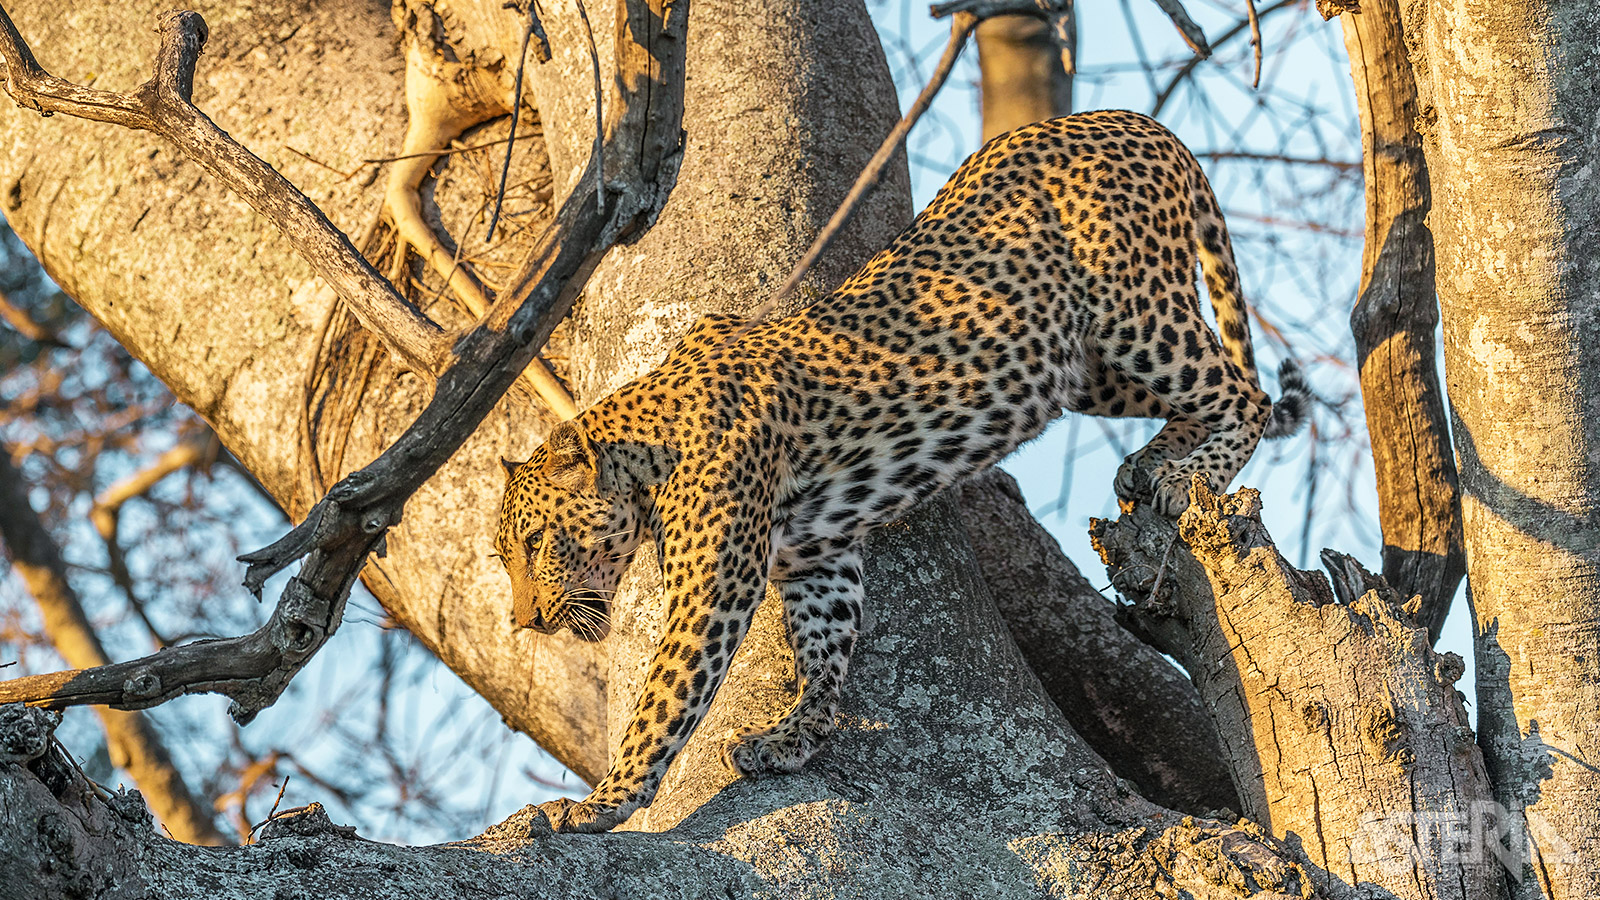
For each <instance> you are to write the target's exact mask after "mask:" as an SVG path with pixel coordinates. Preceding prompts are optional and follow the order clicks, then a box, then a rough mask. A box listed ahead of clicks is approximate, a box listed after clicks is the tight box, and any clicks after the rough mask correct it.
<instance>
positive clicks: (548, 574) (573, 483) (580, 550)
mask: <svg viewBox="0 0 1600 900" xmlns="http://www.w3.org/2000/svg"><path fill="white" fill-rule="evenodd" d="M503 464H504V465H505V468H506V492H505V497H504V499H502V500H501V502H500V527H499V529H498V531H497V532H496V534H495V541H494V543H495V552H496V555H498V556H499V557H500V561H501V563H503V564H504V565H505V567H506V573H507V574H508V575H510V576H511V619H512V622H514V623H515V624H516V625H518V626H520V627H522V628H532V629H534V630H536V631H541V632H544V633H545V634H553V633H555V632H556V631H559V630H560V629H562V628H567V629H570V630H571V631H572V633H573V634H575V635H577V636H578V637H580V638H582V639H584V640H586V641H598V640H600V639H602V638H604V637H605V636H606V635H607V634H608V633H610V631H611V597H612V595H613V594H614V593H615V592H616V589H617V583H618V582H619V581H621V580H622V573H623V572H624V571H625V570H626V569H627V567H628V562H629V560H631V559H632V558H633V553H634V551H635V550H637V549H638V547H639V541H640V532H641V527H642V524H643V513H642V511H641V509H640V504H639V500H638V497H637V496H636V495H635V494H634V492H633V491H632V490H629V489H626V486H625V485H623V484H622V483H621V482H622V481H623V478H622V477H621V473H620V472H619V471H617V470H616V468H615V467H614V466H613V465H611V464H610V462H609V461H608V460H607V459H606V458H605V456H604V454H603V453H602V452H600V450H599V448H597V447H596V445H594V444H593V443H591V442H590V440H589V437H588V435H587V434H585V433H584V431H583V429H582V427H581V426H579V425H578V424H577V423H575V422H563V423H561V424H560V425H557V426H556V427H555V428H554V429H552V430H551V432H550V436H549V437H548V438H546V439H545V442H544V445H543V446H541V447H540V448H539V449H538V450H537V451H535V452H534V454H533V457H532V458H531V459H529V460H528V461H527V462H525V463H515V462H510V461H503Z"/></svg>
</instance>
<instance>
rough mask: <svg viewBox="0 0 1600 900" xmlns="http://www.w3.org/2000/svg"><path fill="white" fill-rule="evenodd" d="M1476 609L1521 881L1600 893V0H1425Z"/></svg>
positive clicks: (1434, 157)
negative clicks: (1599, 234)
mask: <svg viewBox="0 0 1600 900" xmlns="http://www.w3.org/2000/svg"><path fill="white" fill-rule="evenodd" d="M1405 14H1406V19H1405V22H1406V36H1407V45H1408V47H1409V48H1410V50H1411V59H1412V63H1413V68H1414V69H1415V71H1416V73H1417V86H1418V90H1419V93H1420V113H1419V117H1418V118H1419V121H1420V122H1421V123H1422V126H1423V127H1422V129H1421V130H1422V135H1423V140H1424V149H1425V150H1426V152H1427V156H1428V169H1429V171H1430V172H1431V173H1432V180H1433V188H1434V208H1433V214H1432V217H1431V221H1432V224H1433V232H1434V238H1435V241H1436V242H1437V247H1438V254H1439V273H1440V277H1439V286H1438V287H1439V302H1440V307H1441V309H1442V311H1443V320H1444V354H1445V374H1446V378H1447V381H1448V385H1449V396H1450V404H1451V412H1452V426H1453V431H1454V437H1455V447H1456V453H1457V456H1458V459H1459V463H1460V467H1461V489H1462V513H1463V521H1464V526H1465V536H1466V545H1467V567H1468V579H1469V584H1470V587H1471V592H1470V596H1471V598H1472V603H1473V615H1474V617H1475V620H1476V623H1477V644H1476V648H1477V649H1476V652H1477V681H1478V685H1477V687H1478V727H1479V731H1480V738H1479V740H1480V743H1481V744H1482V746H1483V749H1484V756H1485V758H1486V760H1487V762H1488V765H1489V772H1490V774H1491V775H1492V776H1493V778H1494V783H1495V793H1496V798H1497V799H1498V801H1499V803H1500V804H1502V805H1503V806H1504V807H1505V808H1506V810H1507V812H1508V815H1509V816H1510V817H1511V818H1512V820H1513V822H1517V821H1518V820H1525V822H1526V831H1524V830H1522V829H1521V828H1517V829H1514V830H1513V831H1512V834H1511V838H1512V845H1513V847H1512V849H1513V850H1514V851H1515V852H1516V853H1517V857H1518V858H1516V859H1515V860H1514V863H1515V864H1514V865H1513V868H1512V872H1511V873H1510V874H1511V882H1512V892H1513V895H1514V896H1516V897H1559V898H1580V897H1594V896H1597V895H1600V778H1596V777H1595V761H1596V760H1597V759H1600V731H1597V730H1596V728H1595V722H1596V721H1597V720H1600V693H1597V692H1596V690H1595V685H1596V684H1597V683H1600V653H1597V652H1596V647H1597V629H1600V299H1597V298H1600V256H1597V255H1596V254H1595V252H1594V247H1593V245H1594V235H1595V233H1596V229H1597V227H1600V201H1597V200H1596V198H1597V197H1600V142H1597V141H1596V139H1595V135H1596V133H1597V129H1600V47H1597V45H1596V43H1595V39H1594V36H1595V34H1596V33H1597V32H1600V8H1597V7H1596V6H1595V5H1594V4H1593V3H1589V2H1584V0H1557V2H1547V0H1540V2H1526V0H1512V2H1486V0H1466V2H1459V3H1457V2H1449V3H1446V2H1436V0H1414V2H1410V3H1408V4H1407V6H1406V8H1405Z"/></svg>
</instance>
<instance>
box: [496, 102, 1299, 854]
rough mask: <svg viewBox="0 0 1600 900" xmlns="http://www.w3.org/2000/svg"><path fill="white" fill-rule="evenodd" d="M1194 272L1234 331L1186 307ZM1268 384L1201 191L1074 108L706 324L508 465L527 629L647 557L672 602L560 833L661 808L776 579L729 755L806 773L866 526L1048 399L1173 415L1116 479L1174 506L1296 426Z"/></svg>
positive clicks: (579, 602) (1295, 401)
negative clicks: (751, 318) (768, 296)
mask: <svg viewBox="0 0 1600 900" xmlns="http://www.w3.org/2000/svg"><path fill="white" fill-rule="evenodd" d="M1197 264H1199V265H1200V266H1201V267H1202V269H1203V271H1204V273H1205V277H1206V282H1207V286H1208V290H1209V293H1210V296H1211V301H1212V304H1213V306H1214V308H1215V310H1216V315H1217V320H1218V322H1219V327H1220V330H1221V339H1220V340H1219V338H1218V336H1217V334H1216V333H1214V332H1213V331H1212V330H1211V329H1210V328H1209V327H1208V326H1207V325H1206V323H1205V321H1204V319H1203V318H1202V316H1201V312H1200V306H1199V299H1198V292H1197V290H1196V287H1195V282H1194V270H1195V266H1196V265H1197ZM1283 383H1284V385H1285V388H1286V392H1287V393H1286V396H1285V401H1286V402H1281V403H1280V404H1278V405H1277V407H1276V408H1275V407H1274V406H1273V404H1272V403H1270V402H1269V400H1268V398H1267V395H1266V394H1265V393H1264V392H1263V391H1262V390H1261V388H1260V387H1259V386H1258V384H1257V377H1256V371H1255V364H1254V361H1253V357H1252V354H1251V348H1250V337H1249V331H1248V326H1247V321H1246V313H1245V305H1244V301H1243V299H1242V297H1241V295H1240V291H1239V281H1238V274H1237V270H1236V268H1235V266H1234V262H1233V254H1232V250H1231V249H1230V245H1229V241H1228V235H1227V231H1226V229H1225V227H1224V225H1223V222H1222V218H1221V215H1220V213H1219V211H1218V208H1217V203H1216V199H1215V198H1214V197H1213V196H1212V193H1211V188H1210V186H1209V185H1208V184H1207V182H1206V179H1205V176H1204V175H1203V174H1202V173H1201V171H1200V168H1199V166H1198V164H1197V163H1196V162H1195V160H1194V157H1193V156H1191V155H1190V154H1189V152H1188V151H1187V150H1186V149H1184V147H1183V146H1182V145H1181V144H1180V143H1178V141H1177V139H1176V138H1174V137H1173V136H1172V134H1170V133H1169V132H1168V131H1166V130H1165V129H1164V128H1162V127H1161V126H1160V125H1158V124H1157V123H1156V122H1155V121H1153V120H1151V119H1149V118H1146V117H1145V116H1142V115H1138V114H1135V113H1129V112H1099V113H1087V114H1081V115H1075V116H1068V117H1066V118H1061V119H1054V120H1051V121H1048V122H1043V123H1040V124H1037V125H1030V126H1027V127H1025V128H1021V129H1018V130H1016V131H1013V132H1010V133H1008V134H1005V135H1001V136H999V137H997V138H995V139H994V140H992V141H990V142H989V143H988V144H987V145H985V146H984V147H983V149H981V150H980V151H978V152H977V153H976V154H974V155H973V156H972V157H971V158H970V159H968V160H967V162H966V163H965V164H964V165H963V166H962V167H961V169H960V170H959V171H958V172H956V174H955V176H954V177H953V178H951V179H950V182H949V183H948V184H946V185H945V187H944V189H943V190H941V191H940V193H939V195H938V196H937V197H935V198H934V200H933V202H932V204H930V205H929V206H928V208H927V209H926V210H925V211H923V213H922V214H921V215H920V216H918V217H917V220H916V221H915V222H914V223H912V225H911V226H910V227H909V228H907V229H906V230H905V232H903V233H902V234H901V235H900V236H899V237H897V238H896V239H895V240H894V242H893V243H891V244H890V245H889V247H888V248H887V249H885V250H884V251H883V252H881V253H879V254H878V255H877V256H875V257H874V258H873V259H872V260H871V261H870V262H869V263H868V264H867V265H866V266H865V267H864V268H863V269H862V270H861V271H860V272H858V273H856V275H855V276H853V277H852V278H851V279H850V280H849V281H847V282H846V283H845V284H844V285H843V286H842V287H840V288H839V289H838V290H836V291H834V292H833V293H832V294H830V295H828V296H827V297H824V298H823V299H821V300H820V301H819V302H817V303H815V304H813V305H812V306H810V307H808V308H806V309H804V310H801V311H800V312H797V313H795V314H793V315H791V316H789V317H787V318H783V319H779V320H775V321H768V322H762V323H758V324H753V325H752V324H748V323H745V322H743V321H742V320H740V319H738V318H736V317H732V316H708V317H706V318H704V319H702V320H701V321H700V322H699V323H698V324H697V325H696V326H695V327H694V328H693V330H691V332H690V333H689V334H688V335H687V336H686V337H685V338H684V339H683V341H682V343H681V344H680V345H679V346H678V347H677V348H676V349H675V350H673V351H672V353H671V354H670V355H669V356H668V357H667V359H666V361H665V362H663V363H662V364H661V366H660V367H659V368H657V369H656V370H655V371H654V372H651V373H650V374H648V375H646V376H645V377H643V378H640V379H639V380H638V381H636V382H634V383H632V384H630V385H628V386H626V387H624V388H622V389H621V390H618V391H617V392H616V393H614V394H612V395H611V396H609V397H607V398H606V399H604V400H602V401H601V402H599V403H598V404H596V405H595V406H593V407H591V408H590V409H588V410H587V411H585V412H584V413H583V414H582V415H581V416H579V417H578V418H577V419H575V420H573V421H571V422H567V423H563V424H562V425H560V426H558V427H557V428H556V429H555V430H554V431H553V432H552V433H551V435H550V436H549V438H548V440H547V441H546V443H545V444H544V446H543V447H542V448H540V450H539V451H538V452H537V453H535V455H534V457H533V458H532V459H531V460H529V461H528V462H527V463H525V464H522V465H513V466H511V467H510V468H509V471H510V477H509V480H508V482H507V485H506V493H505V500H504V504H503V506H502V509H501V520H500V530H499V534H498V537H497V539H496V544H497V548H498V551H499V553H500V554H501V556H502V557H503V558H504V560H505V563H506V568H507V570H508V571H509V572H510V574H511V580H512V598H513V601H512V607H513V617H514V620H515V621H516V623H517V624H518V625H522V626H526V627H530V628H534V629H537V630H540V631H545V632H552V631H555V630H557V629H559V628H570V629H572V630H573V631H574V632H576V633H577V634H579V635H580V636H582V637H585V638H588V639H591V640H597V639H599V638H601V637H603V636H604V635H605V633H606V630H607V621H608V620H607V618H606V615H605V613H606V610H607V601H608V599H609V597H610V593H611V591H613V590H614V589H615V587H616V584H617V581H618V579H619V577H620V575H621V573H622V571H623V569H624V568H625V567H626V565H627V563H628V561H629V560H630V559H631V558H632V555H633V553H634V551H635V549H636V548H637V547H638V546H639V544H640V542H641V541H644V540H646V539H650V540H654V541H655V542H656V544H657V547H658V550H659V557H660V559H661V566H662V575H663V579H664V583H665V587H666V593H667V597H668V602H669V604H670V605H669V609H668V615H667V622H666V633H665V636H664V637H663V639H662V643H661V646H660V647H659V649H658V650H657V652H656V655H655V658H654V659H653V660H652V661H651V663H650V670H649V674H648V678H647V679H646V682H645V685H644V688H643V692H642V695H641V696H640V698H639V700H638V704H637V707H636V708H635V712H634V717H633V721H632V724H631V725H630V726H629V727H628V729H627V731H626V733H625V734H624V735H623V737H622V741H621V745H620V746H619V747H618V748H617V752H616V757H615V759H614V761H613V763H612V766H611V770H610V771H609V772H608V773H607V774H606V776H605V778H604V779H603V780H602V781H601V782H600V783H599V784H598V785H597V786H596V787H595V789H594V791H593V793H591V794H590V795H589V797H588V799H586V800H584V801H583V802H582V803H572V802H570V801H558V802H556V803H552V804H546V811H547V812H549V813H550V814H551V816H552V819H553V822H554V824H555V825H556V827H557V828H558V829H560V830H574V831H599V830H605V829H608V828H610V827H612V826H613V825H615V824H617V823H618V822H620V821H622V820H623V819H624V818H626V817H627V816H628V815H629V814H630V813H631V812H633V811H634V810H635V809H636V808H638V807H640V806H641V805H647V804H649V802H650V800H651V798H652V797H653V796H654V794H655V791H656V788H657V786H658V785H659V784H660V783H661V779H662V777H663V776H664V775H665V773H666V771H667V767H668V765H669V764H670V763H671V762H672V759H673V756H674V755H675V754H676V753H677V752H678V750H679V748H681V747H682V746H683V743H684V742H685V741H686V740H687V739H688V738H689V735H690V733H691V732H692V731H693V730H694V728H695V726H696V724H697V723H698V722H699V721H700V719H701V717H702V716H703V715H704V714H705V711H706V708H707V707H708V706H709V704H710V702H711V698H712V696H713V695H714V694H715V693H716V690H717V687H718V685H719V684H720V683H721V681H722V678H723V676H724V675H725V674H726V672H727V670H728V664H729V661H730V659H731V658H732V657H733V653H734V651H735V650H736V649H737V648H738V646H739V642H740V639H741V638H743V637H744V634H745V630H746V628H748V626H749V623H750V619H751V614H752V611H753V610H754V609H755V607H756V605H757V604H758V603H760V602H761V599H762V596H763V594H764V591H765V588H766V585H767V583H768V581H769V580H770V581H772V582H774V583H775V584H776V585H777V586H778V590H779V593H780V594H781V596H782V599H783V606H784V611H785V614H786V616H787V620H788V625H789V638H790V642H791V645H792V647H793V650H794V656H795V668H796V674H797V676H798V681H799V685H800V694H799V699H798V700H797V702H796V703H795V705H794V708H793V709H792V710H790V712H789V713H788V714H787V715H786V716H784V717H783V718H781V719H780V720H778V721H777V722H774V723H771V724H770V725H768V726H765V727H762V728H760V729H756V730H751V731H748V732H746V733H743V734H740V735H737V736H735V737H733V738H732V739H731V740H730V741H729V743H728V744H727V748H726V751H725V754H724V758H725V760H726V761H727V763H728V764H729V765H730V766H732V767H733V768H734V769H735V770H736V771H738V772H739V773H741V774H744V775H750V776H756V775H762V774H766V773H770V772H793V771H796V770H797V769H799V768H800V766H801V765H802V764H804V763H805V761H806V760H807V758H809V757H810V756H811V754H812V753H813V751H815V749H816V748H817V746H818V744H819V743H820V742H821V741H822V740H823V739H824V738H826V737H827V736H828V734H829V733H830V732H832V731H833V728H834V715H835V712H836V710H837V706H838V699H839V689H840V685H841V683H842V682H843V680H844V677H845V670H846V667H847V666H848V664H849V661H850V651H851V647H852V645H853V643H854V641H855V639H856V634H857V631H858V629H859V627H860V622H861V596H862V586H861V542H862V538H863V536H864V535H865V534H866V532H867V531H868V530H869V529H870V528H872V527H873V526H875V525H879V524H882V523H884V522H888V521H891V520H893V519H895V518H896V517H898V516H900V515H902V514H904V513H905V512H906V511H907V510H909V509H910V508H911V507H912V506H913V505H914V504H915V503H916V502H917V501H918V500H920V499H922V498H924V497H927V496H928V495H930V494H932V493H933V492H935V491H937V490H939V489H940V488H943V487H945V486H947V485H949V484H951V483H953V482H955V481H956V480H958V479H960V478H963V477H965V476H967V475H969V474H971V473H974V472H976V471H978V470H980V469H982V468H984V467H986V466H989V465H992V464H994V463H995V462H998V461H999V460H1000V459H1001V458H1002V457H1004V456H1005V455H1006V454H1008V453H1010V452H1011V450H1012V449H1014V448H1015V447H1016V446H1017V445H1019V444H1021V443H1023V442H1024V441H1027V440H1029V439H1030V438H1032V437H1034V436H1035V435H1037V434H1038V433H1039V432H1040V431H1041V430H1042V429H1043V428H1044V427H1045V425H1046V424H1047V423H1048V422H1050V421H1051V420H1052V419H1054V418H1055V417H1056V416H1058V415H1059V414H1060V412H1061V410H1062V409H1063V408H1066V409H1071V410H1075V411H1078V412H1087V413H1093V414H1095V415H1102V416H1149V417H1159V418H1164V419H1166V420H1167V424H1166V426H1165V427H1164V428H1163V429H1162V430H1161V432H1160V433H1159V434H1158V435H1157V436H1156V437H1155V438H1154V439H1153V440H1152V441H1151V442H1150V444H1149V445H1148V446H1146V447H1145V448H1144V449H1142V450H1140V451H1139V452H1138V453H1136V454H1134V455H1133V456H1132V457H1129V459H1128V460H1127V461H1125V463H1124V465H1123V467H1122V469H1121V470H1120V471H1119V472H1118V475H1117V479H1116V489H1117V492H1118V493H1119V494H1121V495H1122V496H1124V497H1130V498H1132V497H1149V498H1151V499H1152V500H1153V502H1154V503H1155V505H1156V507H1157V508H1158V509H1160V510H1161V511H1163V512H1165V513H1168V514H1176V513H1177V512H1180V511H1181V510H1182V509H1183V508H1184V507H1185V506H1186V505H1187V504H1188V486H1189V481H1190V476H1191V475H1192V474H1194V473H1203V474H1205V475H1208V476H1210V478H1211V481H1212V483H1213V484H1214V485H1216V486H1218V487H1221V486H1223V485H1226V484H1227V483H1228V482H1229V481H1230V480H1231V479H1232V478H1233V476H1234V475H1235V474H1236V473H1237V472H1238V470H1239V469H1240V467H1241V466H1243V465H1244V463H1245V461H1246V460H1247V459H1248V458H1249V456H1250V454H1251V452H1252V451H1253V450H1254V448H1255V446H1256V442H1257V441H1258V440H1259V439H1260V438H1261V436H1262V435H1263V433H1264V432H1265V433H1267V434H1270V435H1278V434H1285V433H1288V432H1289V431H1292V430H1293V428H1294V427H1295V425H1296V424H1298V419H1299V418H1300V417H1301V416H1302V415H1303V413H1304V411H1305V408H1306V399H1307V396H1308V394H1307V390H1306V387H1305V383H1304V381H1303V380H1301V379H1300V378H1299V377H1298V374H1297V373H1295V372H1294V370H1292V369H1289V370H1287V371H1286V372H1285V377H1284V379H1283Z"/></svg>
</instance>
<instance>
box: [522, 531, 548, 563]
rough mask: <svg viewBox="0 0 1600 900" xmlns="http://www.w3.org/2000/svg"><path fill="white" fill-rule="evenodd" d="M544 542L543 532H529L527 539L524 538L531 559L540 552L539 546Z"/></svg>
mask: <svg viewBox="0 0 1600 900" xmlns="http://www.w3.org/2000/svg"><path fill="white" fill-rule="evenodd" d="M543 540H544V532H543V531H533V532H529V533H528V536H527V537H526V538H523V542H524V546H525V547H527V550H528V556H529V557H532V556H533V555H534V554H535V553H538V552H539V544H540V542H541V541H543Z"/></svg>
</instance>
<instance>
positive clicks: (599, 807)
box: [539, 797, 623, 834]
mask: <svg viewBox="0 0 1600 900" xmlns="http://www.w3.org/2000/svg"><path fill="white" fill-rule="evenodd" d="M539 811H540V812H543V813H544V814H545V816H546V817H548V818H549V819H550V830H551V831H554V832H556V833H557V834H595V833H598V832H602V831H610V830H611V829H612V828H615V827H616V826H617V825H618V824H620V823H621V822H622V819H623V816H622V815H621V811H620V810H618V809H617V808H616V807H614V806H607V805H605V804H602V803H596V802H594V801H593V800H584V801H582V802H579V801H577V800H568V799H567V798H565V797H560V798H557V799H555V800H548V801H546V802H544V803H541V804H539Z"/></svg>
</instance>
